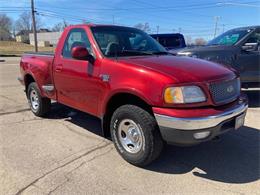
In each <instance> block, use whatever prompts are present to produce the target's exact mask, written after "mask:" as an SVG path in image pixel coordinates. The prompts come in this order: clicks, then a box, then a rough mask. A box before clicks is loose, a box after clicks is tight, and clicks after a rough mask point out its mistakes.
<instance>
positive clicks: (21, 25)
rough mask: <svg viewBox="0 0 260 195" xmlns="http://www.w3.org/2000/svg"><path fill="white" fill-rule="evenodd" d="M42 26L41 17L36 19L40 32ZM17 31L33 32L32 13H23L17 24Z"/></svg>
mask: <svg viewBox="0 0 260 195" xmlns="http://www.w3.org/2000/svg"><path fill="white" fill-rule="evenodd" d="M41 26H42V22H41V20H40V18H39V16H37V17H36V29H37V30H39V29H40V27H41ZM15 27H16V30H17V31H26V32H30V31H32V16H31V13H30V12H23V13H22V14H21V15H20V17H19V19H18V20H17V21H16V23H15Z"/></svg>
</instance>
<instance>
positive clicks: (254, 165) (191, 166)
mask: <svg viewBox="0 0 260 195" xmlns="http://www.w3.org/2000/svg"><path fill="white" fill-rule="evenodd" d="M48 118H49V119H65V120H66V121H68V122H71V123H73V124H75V125H77V126H80V127H82V128H84V129H86V130H87V131H90V132H92V133H94V134H96V135H100V136H101V135H102V131H101V122H100V120H99V119H97V118H96V117H93V116H91V115H88V114H85V113H83V112H80V111H77V110H74V109H71V108H69V107H67V106H63V105H61V104H57V103H54V104H53V105H52V112H51V113H50V115H49V116H48ZM145 169H146V170H149V171H154V172H160V173H165V174H173V175H178V174H185V173H189V172H192V173H193V175H194V176H196V177H201V178H205V179H209V180H213V181H219V182H224V183H249V182H253V181H257V180H258V179H260V131H259V130H257V129H255V128H251V127H247V126H244V127H242V128H241V129H239V130H236V131H235V130H234V131H232V132H229V133H227V134H226V135H224V136H222V137H221V138H220V139H218V140H213V141H210V142H206V143H202V144H199V145H196V146H192V147H177V146H170V145H167V146H166V147H165V149H164V151H163V153H162V155H161V156H160V157H159V158H158V160H156V161H155V162H153V163H152V164H151V165H149V166H148V167H145Z"/></svg>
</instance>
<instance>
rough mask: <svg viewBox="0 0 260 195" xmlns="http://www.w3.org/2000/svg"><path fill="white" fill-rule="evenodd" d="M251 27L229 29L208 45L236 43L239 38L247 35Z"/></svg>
mask: <svg viewBox="0 0 260 195" xmlns="http://www.w3.org/2000/svg"><path fill="white" fill-rule="evenodd" d="M249 32H251V29H234V30H230V31H227V32H225V33H223V34H221V35H219V36H218V37H216V38H215V39H213V40H212V41H210V42H209V43H208V45H235V44H236V43H237V42H238V41H239V40H241V39H242V38H243V37H245V36H246V35H247V34H248V33H249Z"/></svg>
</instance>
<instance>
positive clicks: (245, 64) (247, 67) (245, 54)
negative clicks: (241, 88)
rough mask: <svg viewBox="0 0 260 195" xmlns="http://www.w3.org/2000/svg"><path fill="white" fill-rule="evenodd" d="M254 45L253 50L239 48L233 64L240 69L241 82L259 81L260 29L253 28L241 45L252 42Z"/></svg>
mask: <svg viewBox="0 0 260 195" xmlns="http://www.w3.org/2000/svg"><path fill="white" fill-rule="evenodd" d="M254 43H256V44H257V45H258V46H256V48H255V49H253V50H250V49H248V50H246V49H242V48H241V53H240V54H238V56H237V60H236V62H235V64H236V65H237V66H238V70H240V75H241V81H242V82H244V83H245V82H247V83H248V82H254V83H257V82H259V78H260V68H259V67H260V47H259V44H260V29H258V30H255V32H253V33H252V34H251V35H250V36H249V37H248V39H247V40H246V41H245V42H244V43H243V46H245V45H246V44H249V45H250V44H254Z"/></svg>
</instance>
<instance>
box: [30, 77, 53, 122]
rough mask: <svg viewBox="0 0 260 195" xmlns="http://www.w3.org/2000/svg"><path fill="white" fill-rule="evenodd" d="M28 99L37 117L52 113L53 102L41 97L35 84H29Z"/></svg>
mask: <svg viewBox="0 0 260 195" xmlns="http://www.w3.org/2000/svg"><path fill="white" fill-rule="evenodd" d="M27 97H28V101H29V105H30V107H31V111H32V112H33V113H34V114H35V115H36V116H39V117H42V116H45V115H46V114H47V113H48V112H49V111H50V107H51V100H50V99H49V98H46V97H42V96H41V93H40V90H39V88H38V86H37V84H36V83H35V82H32V83H30V84H29V86H28V89H27Z"/></svg>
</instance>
